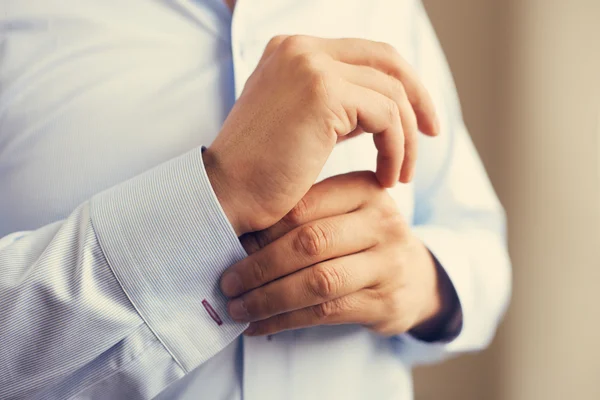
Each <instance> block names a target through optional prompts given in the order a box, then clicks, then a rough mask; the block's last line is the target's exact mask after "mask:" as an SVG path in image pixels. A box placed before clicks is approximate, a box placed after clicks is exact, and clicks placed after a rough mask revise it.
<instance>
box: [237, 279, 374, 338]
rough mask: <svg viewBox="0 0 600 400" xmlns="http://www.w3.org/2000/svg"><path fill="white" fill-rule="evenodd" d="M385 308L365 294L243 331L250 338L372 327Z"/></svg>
mask: <svg viewBox="0 0 600 400" xmlns="http://www.w3.org/2000/svg"><path fill="white" fill-rule="evenodd" d="M381 309H382V307H381V306H380V305H379V304H377V303H376V302H375V301H373V297H372V296H369V295H368V294H367V293H366V291H364V290H363V291H359V292H356V293H352V294H350V295H348V296H344V297H338V298H337V299H334V300H330V301H327V302H324V303H320V304H317V305H313V306H310V307H306V308H303V309H300V310H295V311H291V312H288V313H283V314H278V315H274V316H272V317H270V318H267V319H264V320H262V321H256V322H252V323H251V324H250V326H249V327H248V329H246V331H245V332H244V334H245V335H248V336H260V335H270V334H273V333H277V332H282V331H286V330H291V329H300V328H308V327H311V326H318V325H341V324H359V325H367V326H369V325H373V324H375V323H377V321H379V320H381V314H382V310H381Z"/></svg>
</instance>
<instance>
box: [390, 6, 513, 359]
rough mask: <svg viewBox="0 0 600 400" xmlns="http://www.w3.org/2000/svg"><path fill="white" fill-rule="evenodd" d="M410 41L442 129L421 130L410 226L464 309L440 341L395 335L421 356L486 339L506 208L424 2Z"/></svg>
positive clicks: (503, 288)
mask: <svg viewBox="0 0 600 400" xmlns="http://www.w3.org/2000/svg"><path fill="white" fill-rule="evenodd" d="M416 41H417V42H416V43H415V45H416V46H415V51H416V54H417V57H416V68H417V70H418V71H419V73H420V75H421V78H422V79H423V81H424V83H425V85H426V86H427V87H428V89H429V90H430V92H431V93H432V95H433V97H434V101H435V102H436V103H437V109H438V114H439V115H440V119H441V126H442V132H441V136H440V137H437V138H433V139H432V138H427V137H422V138H421V143H420V145H421V146H420V149H419V151H420V154H421V157H420V159H419V161H418V164H417V173H416V176H415V215H414V221H413V223H414V232H415V234H416V235H417V236H418V237H419V238H420V239H421V240H422V241H423V243H424V244H425V245H426V246H427V247H428V248H429V250H430V251H431V253H432V254H433V255H434V256H435V258H436V259H437V261H439V263H440V264H441V266H442V267H443V268H444V271H445V272H446V273H447V275H448V277H449V278H450V280H451V282H452V284H453V286H454V288H455V290H456V292H457V294H458V298H459V302H460V307H461V309H460V312H459V315H458V318H460V317H461V315H460V314H462V323H461V324H459V326H460V329H459V330H458V331H457V332H456V334H455V335H453V337H452V338H448V339H449V340H446V341H444V342H437V343H435V342H434V343H426V342H422V341H419V340H417V339H416V338H414V337H412V336H410V335H408V334H406V335H403V336H400V337H398V338H396V339H397V340H396V343H397V345H398V347H399V349H400V350H401V351H402V354H403V356H406V357H407V358H408V359H409V360H411V361H412V362H413V363H424V362H435V361H438V360H440V359H442V358H444V357H446V356H449V355H452V354H455V353H461V352H467V351H476V350H480V349H483V348H485V347H486V346H487V345H488V344H489V343H490V341H491V340H492V339H493V337H494V334H495V331H496V328H497V326H498V323H499V321H500V319H501V317H502V315H503V313H504V311H505V309H506V307H507V304H508V300H509V297H510V288H511V270H510V260H509V257H508V255H507V248H506V242H505V217H504V211H503V209H502V206H501V205H500V203H499V201H498V199H497V197H496V195H495V193H494V190H493V188H492V186H491V184H490V182H489V179H488V177H487V175H486V173H485V169H484V167H483V165H482V163H481V161H480V159H479V157H478V155H477V152H476V150H475V148H474V146H473V144H472V142H471V139H470V137H469V134H468V132H467V129H466V128H465V125H464V122H463V120H462V117H461V110H460V104H459V100H458V97H457V94H456V89H455V87H454V83H453V79H452V76H451V74H450V71H449V68H448V64H447V62H446V60H445V57H444V54H443V51H442V49H441V47H440V45H439V43H438V41H437V38H436V36H435V32H434V30H433V28H432V26H431V24H430V22H429V19H428V17H427V15H426V13H425V10H424V9H423V8H422V6H421V7H419V9H418V13H417V22H416ZM459 322H460V321H459Z"/></svg>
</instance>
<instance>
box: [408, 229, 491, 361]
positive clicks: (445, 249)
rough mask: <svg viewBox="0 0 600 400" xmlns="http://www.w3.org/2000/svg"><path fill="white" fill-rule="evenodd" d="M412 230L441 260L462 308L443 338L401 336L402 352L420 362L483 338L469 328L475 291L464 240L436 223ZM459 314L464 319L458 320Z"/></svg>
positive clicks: (442, 355) (437, 258)
mask: <svg viewBox="0 0 600 400" xmlns="http://www.w3.org/2000/svg"><path fill="white" fill-rule="evenodd" d="M413 233H414V234H415V235H416V236H417V237H418V238H419V239H420V240H421V241H422V242H423V244H424V245H425V246H426V247H427V248H428V249H429V251H430V252H431V253H432V255H433V256H434V257H435V258H436V260H437V261H438V262H439V263H440V265H441V266H442V268H443V269H444V271H445V272H446V274H447V275H448V278H449V279H450V282H451V283H452V285H453V286H454V289H455V290H456V294H457V296H458V303H459V310H458V311H457V314H456V315H455V316H454V318H453V321H451V322H450V323H451V324H453V325H455V326H458V328H457V329H456V330H455V331H454V332H452V334H451V336H450V337H443V338H442V340H441V341H437V342H426V341H422V340H419V339H417V338H415V337H414V336H412V335H410V334H405V335H402V336H401V337H399V338H398V339H399V340H398V342H399V345H400V346H401V350H402V353H403V355H404V354H406V355H407V356H408V358H409V359H414V360H415V361H416V360H418V362H420V363H430V362H431V363H432V362H437V361H439V360H441V359H443V358H444V357H445V356H447V355H448V354H449V353H458V352H462V351H465V350H469V349H470V348H472V347H473V342H474V341H479V340H480V335H478V332H477V329H476V328H475V329H470V328H471V322H472V319H471V318H472V317H473V312H474V310H473V309H472V307H471V306H472V304H473V301H474V292H473V289H474V288H473V286H472V282H471V281H472V280H471V271H470V260H469V256H468V254H469V253H468V252H467V251H465V249H463V246H464V243H463V242H462V241H461V240H460V237H459V236H458V235H457V234H456V233H455V232H453V231H450V230H448V229H445V228H440V227H433V226H426V225H425V226H416V227H413ZM455 318H460V319H462V321H458V322H457V321H456V320H455Z"/></svg>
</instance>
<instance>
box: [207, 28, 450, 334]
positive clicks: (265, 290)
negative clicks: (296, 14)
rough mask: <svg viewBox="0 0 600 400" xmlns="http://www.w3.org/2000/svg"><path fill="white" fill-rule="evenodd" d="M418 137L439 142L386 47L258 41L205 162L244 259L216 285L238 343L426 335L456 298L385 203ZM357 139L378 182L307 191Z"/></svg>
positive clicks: (354, 180)
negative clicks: (341, 148)
mask: <svg viewBox="0 0 600 400" xmlns="http://www.w3.org/2000/svg"><path fill="white" fill-rule="evenodd" d="M419 130H420V131H421V132H423V133H425V134H427V135H430V136H435V135H437V134H438V132H439V123H438V122H437V118H436V113H435V109H434V107H433V102H432V100H431V98H430V96H429V94H428V93H427V91H426V90H425V88H424V87H423V85H422V84H421V83H420V81H419V79H418V76H417V74H416V73H415V72H414V71H413V70H412V68H411V67H410V65H409V64H408V63H406V61H404V60H403V59H402V57H401V56H400V55H399V54H398V53H397V52H396V50H395V49H393V48H392V47H391V46H389V45H387V44H384V43H378V42H372V41H368V40H362V39H322V38H315V37H308V36H291V37H287V36H278V37H275V38H274V39H273V40H271V41H270V42H269V44H268V45H267V47H266V49H265V52H264V54H263V57H262V58H261V60H260V61H259V63H258V66H257V68H256V70H255V71H254V73H253V74H252V75H251V76H250V78H249V79H248V81H247V83H246V85H245V87H244V90H243V92H242V94H241V96H240V98H239V99H238V101H237V102H236V104H235V105H234V107H233V109H232V111H231V113H230V114H229V116H228V118H227V119H226V121H225V123H224V125H223V128H222V130H221V132H220V133H219V135H218V136H217V138H216V139H215V141H214V142H213V144H212V145H211V146H210V147H209V148H208V149H207V150H206V151H205V152H204V155H203V160H204V163H205V167H206V171H207V174H208V177H209V180H210V181H211V184H212V186H213V189H214V191H215V194H216V196H217V198H218V199H219V202H220V203H221V206H222V207H223V210H224V212H225V214H226V215H227V217H228V218H229V221H230V222H231V224H232V226H233V228H234V230H235V231H236V233H237V234H238V236H240V237H242V241H243V243H244V244H245V245H246V247H247V249H248V250H249V251H250V252H251V253H252V254H251V255H250V256H249V257H248V258H246V259H245V260H242V261H241V262H240V263H238V264H236V265H233V266H232V267H231V268H230V269H229V270H228V271H227V272H226V273H225V274H224V275H223V278H222V281H221V286H222V291H223V293H224V294H225V295H227V296H229V297H231V298H232V300H231V302H230V304H229V313H230V314H231V316H232V318H234V319H235V320H238V321H244V322H252V324H251V326H250V328H249V330H248V331H247V332H246V333H247V334H267V333H274V332H277V331H280V330H285V329H294V328H298V327H303V326H313V325H319V324H342V323H354V324H362V325H364V326H367V327H369V328H371V329H373V330H374V331H376V332H378V333H381V334H383V335H393V334H398V333H403V332H406V331H411V332H413V333H415V334H417V335H419V336H421V337H423V338H427V337H429V336H435V335H434V334H435V332H437V331H438V330H439V329H440V327H441V326H443V325H444V323H445V321H446V320H447V318H448V316H449V315H451V314H452V313H453V312H454V310H456V308H457V306H456V304H457V302H456V295H455V293H454V292H453V289H452V285H451V284H450V283H449V281H448V278H447V277H446V276H445V274H444V273H443V271H442V270H441V268H439V267H438V266H437V265H436V263H435V262H434V260H433V258H432V257H431V255H430V254H429V252H428V251H427V249H426V248H425V246H424V245H423V244H422V243H421V242H420V241H419V240H418V239H417V238H416V237H415V236H414V235H413V234H412V233H411V231H410V228H409V227H408V225H407V224H406V222H405V221H404V219H403V218H402V216H401V215H400V213H399V211H398V210H397V208H396V205H395V203H394V202H393V200H392V199H391V198H390V197H389V195H388V194H387V192H386V191H385V188H387V187H391V186H393V185H394V184H395V183H396V182H397V181H401V182H409V181H410V180H411V179H412V176H413V173H414V166H415V160H416V154H417V148H416V144H417V135H418V132H419ZM365 132H371V133H374V134H373V140H374V143H375V145H376V147H377V150H378V157H377V168H376V172H375V173H371V172H362V173H355V174H349V175H344V176H340V177H335V178H331V179H329V180H327V181H325V182H322V183H319V184H317V185H314V182H315V181H316V179H317V177H318V175H319V173H320V171H321V169H322V168H323V166H324V164H325V162H326V161H327V159H328V157H329V155H330V154H331V151H332V150H333V148H334V146H335V145H336V144H337V143H338V142H340V141H341V140H346V139H348V138H350V137H352V136H354V135H359V134H364V133H365ZM253 243H254V244H253ZM284 294H285V295H284Z"/></svg>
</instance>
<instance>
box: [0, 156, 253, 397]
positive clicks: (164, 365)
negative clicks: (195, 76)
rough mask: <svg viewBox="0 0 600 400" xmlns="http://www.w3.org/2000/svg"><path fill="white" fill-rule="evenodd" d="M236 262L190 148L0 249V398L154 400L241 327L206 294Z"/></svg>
mask: <svg viewBox="0 0 600 400" xmlns="http://www.w3.org/2000/svg"><path fill="white" fill-rule="evenodd" d="M245 256H246V253H245V252H244V250H243V248H242V246H241V244H240V243H239V241H238V239H237V237H236V235H235V233H234V231H233V228H232V227H231V225H230V224H229V221H228V220H227V218H226V216H225V214H224V213H223V211H222V209H221V207H220V205H219V203H218V201H217V199H216V197H215V195H214V193H213V191H212V188H211V186H210V183H209V181H208V178H207V176H206V173H205V171H204V166H203V162H202V155H201V151H200V149H197V150H193V151H191V152H189V153H187V154H184V155H182V156H180V157H178V158H176V159H173V160H171V161H168V162H166V163H164V164H162V165H159V166H158V167H156V168H154V169H152V170H150V171H148V172H146V173H143V174H141V175H139V176H137V177H135V178H133V179H130V180H129V181H126V182H124V183H122V184H119V185H117V186H115V187H113V188H111V189H108V190H106V191H104V192H102V193H100V194H98V195H96V196H94V197H93V198H92V199H91V200H90V201H88V202H86V203H84V204H82V205H81V206H80V207H78V208H77V210H76V211H74V212H73V213H72V214H71V215H70V216H69V217H68V218H67V219H65V220H64V221H60V222H56V223H54V224H51V225H48V226H45V227H42V228H40V229H38V230H36V231H31V232H22V233H14V234H12V235H9V236H6V237H4V238H2V239H0V342H1V343H2V346H0V398H2V399H8V398H11V399H13V398H16V399H18V398H34V397H35V398H71V397H72V396H75V397H76V398H80V397H81V398H93V397H94V396H93V393H96V392H100V393H102V394H103V396H105V397H106V396H108V397H110V395H107V393H108V394H110V393H115V395H116V394H117V393H121V394H122V393H127V398H129V399H138V398H143V399H146V398H151V397H153V396H155V395H156V394H158V393H159V392H160V391H161V390H162V389H164V388H165V387H166V386H167V385H168V384H169V383H171V382H172V381H174V380H176V379H178V378H180V377H182V376H183V375H184V374H185V373H186V372H187V371H190V370H192V369H193V368H195V367H196V366H198V365H200V364H202V363H203V362H205V361H206V360H208V359H209V358H210V357H211V356H213V355H214V354H216V353H217V352H218V351H220V350H221V349H223V348H224V347H225V346H227V345H228V344H229V343H230V342H231V341H232V340H234V339H235V338H236V337H237V336H239V335H240V334H241V332H242V331H243V330H244V329H245V328H246V325H244V324H238V323H234V322H233V321H232V320H231V319H229V317H228V315H227V313H226V308H225V306H226V298H225V297H224V296H223V295H222V294H221V293H220V291H219V288H218V279H219V277H220V275H221V273H222V272H223V271H224V269H225V268H227V267H228V266H229V265H231V264H233V263H235V262H237V261H239V260H240V259H242V258H244V257H245ZM117 397H119V396H117ZM115 398H116V397H115Z"/></svg>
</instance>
